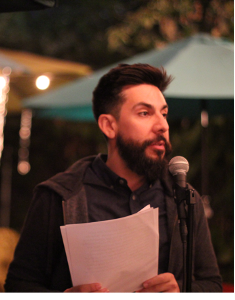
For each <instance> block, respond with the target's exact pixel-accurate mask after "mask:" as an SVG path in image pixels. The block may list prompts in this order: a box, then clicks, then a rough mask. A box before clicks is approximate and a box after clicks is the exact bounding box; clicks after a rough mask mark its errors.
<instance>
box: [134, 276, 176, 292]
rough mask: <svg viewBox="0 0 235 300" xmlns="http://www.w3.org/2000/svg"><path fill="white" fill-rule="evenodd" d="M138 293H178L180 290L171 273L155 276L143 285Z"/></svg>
mask: <svg viewBox="0 0 235 300" xmlns="http://www.w3.org/2000/svg"><path fill="white" fill-rule="evenodd" d="M137 292H139V293H153V292H164V293H179V292H180V289H179V286H178V283H177V282H176V280H175V276H174V275H173V274H171V273H163V274H160V275H157V276H155V277H153V278H151V279H149V280H146V281H145V282H144V283H143V289H141V290H139V291H137Z"/></svg>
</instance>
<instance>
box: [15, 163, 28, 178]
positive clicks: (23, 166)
mask: <svg viewBox="0 0 235 300" xmlns="http://www.w3.org/2000/svg"><path fill="white" fill-rule="evenodd" d="M30 168H31V167H30V164H29V162H28V161H20V162H19V163H18V168H17V169H18V173H20V175H26V174H27V173H29V171H30Z"/></svg>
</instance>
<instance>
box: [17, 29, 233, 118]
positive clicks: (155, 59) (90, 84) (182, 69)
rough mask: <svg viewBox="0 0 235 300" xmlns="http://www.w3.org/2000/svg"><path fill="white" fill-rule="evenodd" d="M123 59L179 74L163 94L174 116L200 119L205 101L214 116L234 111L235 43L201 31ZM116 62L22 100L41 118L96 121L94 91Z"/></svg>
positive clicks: (171, 115)
mask: <svg viewBox="0 0 235 300" xmlns="http://www.w3.org/2000/svg"><path fill="white" fill-rule="evenodd" d="M119 63H128V64H133V63H147V64H150V65H152V66H155V67H160V66H163V67H164V68H165V69H166V70H167V73H168V74H171V75H172V76H173V77H174V78H175V79H174V81H173V82H172V83H171V85H170V86H169V88H168V89H167V90H166V92H165V93H164V95H165V97H166V99H167V102H168V103H169V107H170V109H169V118H170V119H178V118H183V117H189V118H198V117H199V116H200V114H201V110H202V104H203V105H204V106H206V109H207V111H208V112H209V114H210V115H217V114H224V113H232V112H233V96H234V89H233V80H234V79H233V65H234V47H233V43H231V42H228V41H225V40H223V39H220V38H214V37H212V36H210V35H208V34H197V35H195V36H192V37H189V38H187V39H184V40H182V41H179V42H176V43H172V44H171V45H169V46H168V47H167V48H165V49H163V50H160V51H157V50H155V49H154V50H150V51H147V52H144V53H142V54H139V55H135V56H133V57H132V58H129V59H126V60H123V61H121V62H119ZM116 65H117V63H116V64H113V65H110V66H108V67H105V68H103V69H101V70H99V71H96V72H94V73H93V74H92V75H89V76H88V77H84V78H82V79H78V80H75V81H73V82H72V83H69V84H67V85H65V86H63V87H61V88H59V89H57V90H55V91H53V92H48V93H45V94H44V95H43V96H40V95H38V96H35V97H29V98H27V99H24V100H23V105H24V106H25V107H30V108H35V109H38V113H39V116H45V117H59V118H64V119H68V120H83V121H93V120H94V118H93V114H92V109H91V98H92V91H93V90H94V88H95V86H96V85H97V82H98V81H99V79H100V77H101V76H103V75H104V74H105V73H107V72H108V71H109V70H110V69H111V68H112V67H114V66H116ZM212 100H213V101H212Z"/></svg>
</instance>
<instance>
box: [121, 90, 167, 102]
mask: <svg viewBox="0 0 235 300" xmlns="http://www.w3.org/2000/svg"><path fill="white" fill-rule="evenodd" d="M122 95H123V96H124V98H125V102H124V104H123V105H125V106H130V107H131V106H134V105H136V104H137V103H141V102H145V103H148V104H150V105H152V106H163V105H166V100H165V98H164V96H163V94H162V92H161V91H160V90H159V88H158V87H156V86H154V85H150V84H140V85H136V86H127V87H125V88H124V89H123V91H122Z"/></svg>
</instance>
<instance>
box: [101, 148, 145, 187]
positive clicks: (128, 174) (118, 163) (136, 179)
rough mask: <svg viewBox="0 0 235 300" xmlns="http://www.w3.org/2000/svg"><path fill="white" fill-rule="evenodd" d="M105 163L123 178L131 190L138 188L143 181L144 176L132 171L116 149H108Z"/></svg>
mask: <svg viewBox="0 0 235 300" xmlns="http://www.w3.org/2000/svg"><path fill="white" fill-rule="evenodd" d="M106 165H107V166H108V167H109V168H110V169H111V170H112V171H113V172H114V173H116V174H117V175H118V176H120V177H122V178H125V179H126V181H127V184H128V186H129V188H130V189H131V190H132V191H135V190H137V189H138V188H140V187H141V186H142V185H143V184H144V183H145V182H146V178H145V177H144V176H139V175H138V174H136V173H134V172H132V171H131V170H130V169H129V168H128V167H127V165H126V163H125V161H124V160H123V159H122V158H121V157H120V156H119V154H118V151H117V150H116V151H113V152H111V151H108V158H107V162H106Z"/></svg>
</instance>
